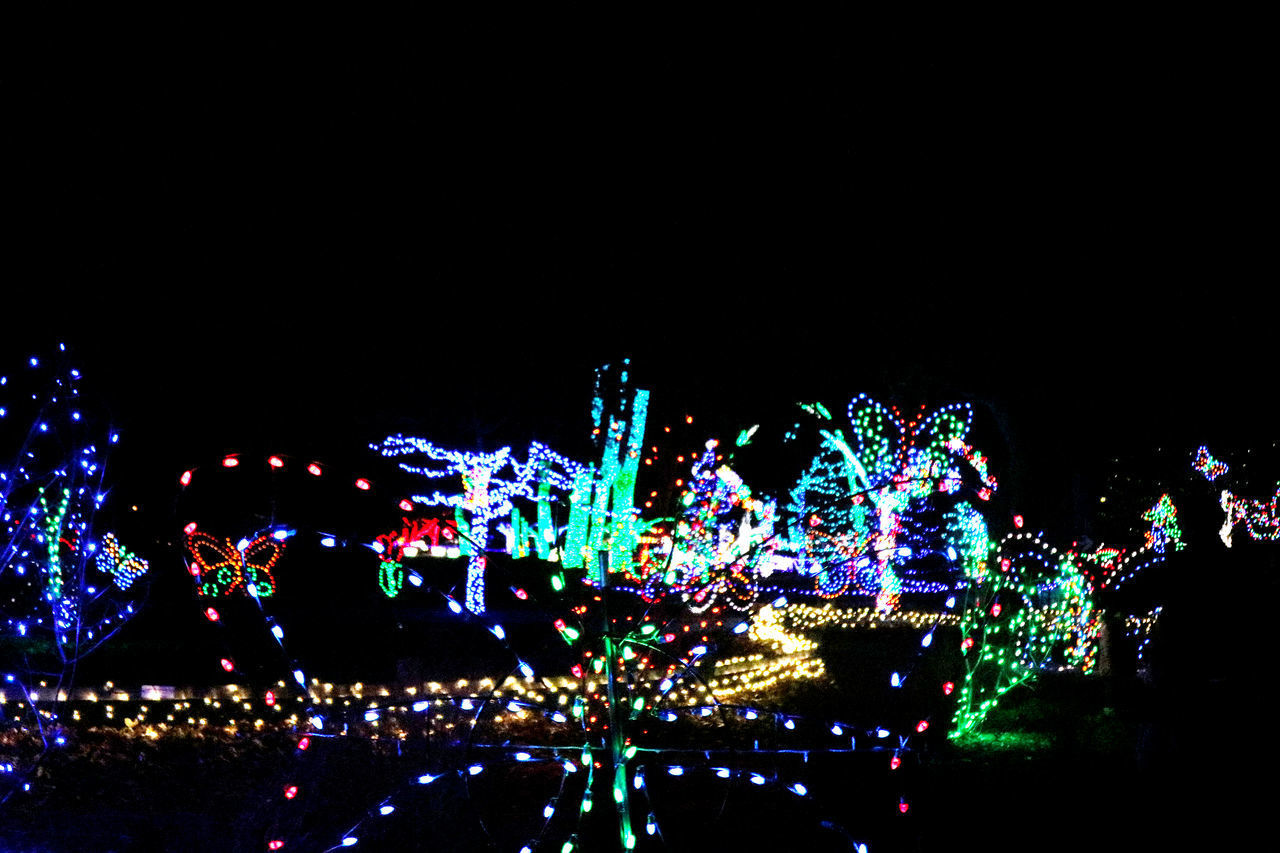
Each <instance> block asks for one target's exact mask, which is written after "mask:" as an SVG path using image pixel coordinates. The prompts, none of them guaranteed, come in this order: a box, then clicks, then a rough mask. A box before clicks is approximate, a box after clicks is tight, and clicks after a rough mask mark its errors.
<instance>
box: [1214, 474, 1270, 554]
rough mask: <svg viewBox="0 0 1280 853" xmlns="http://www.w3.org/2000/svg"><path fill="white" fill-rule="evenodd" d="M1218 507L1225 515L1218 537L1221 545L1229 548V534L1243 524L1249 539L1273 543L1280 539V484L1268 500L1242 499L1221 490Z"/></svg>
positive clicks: (1225, 490)
mask: <svg viewBox="0 0 1280 853" xmlns="http://www.w3.org/2000/svg"><path fill="white" fill-rule="evenodd" d="M1218 505H1219V506H1221V507H1222V511H1223V512H1224V513H1225V514H1226V518H1225V519H1224V520H1223V522H1222V527H1221V528H1220V529H1219V530H1218V536H1219V538H1221V539H1222V544H1224V545H1226V546H1227V547H1228V548H1230V547H1231V541H1232V540H1231V532H1232V530H1234V529H1235V527H1236V525H1238V524H1240V523H1241V522H1243V523H1244V526H1245V530H1247V531H1248V533H1249V537H1250V538H1251V539H1256V540H1258V541H1260V542H1275V541H1276V540H1278V539H1280V510H1278V509H1277V507H1278V506H1280V484H1277V485H1276V492H1275V494H1274V495H1272V496H1271V499H1270V500H1256V499H1253V498H1242V497H1240V496H1239V495H1236V494H1233V493H1232V492H1231V491H1229V490H1227V489H1223V490H1222V494H1221V496H1220V497H1219V499H1218Z"/></svg>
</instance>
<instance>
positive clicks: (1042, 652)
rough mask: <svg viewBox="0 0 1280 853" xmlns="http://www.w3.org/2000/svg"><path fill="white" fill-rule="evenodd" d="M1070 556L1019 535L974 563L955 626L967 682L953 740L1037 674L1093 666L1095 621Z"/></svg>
mask: <svg viewBox="0 0 1280 853" xmlns="http://www.w3.org/2000/svg"><path fill="white" fill-rule="evenodd" d="M1072 557H1073V555H1072V554H1071V553H1070V552H1060V551H1059V550H1058V549H1057V548H1055V547H1052V546H1050V545H1049V544H1048V543H1046V542H1044V541H1042V540H1040V539H1039V538H1038V537H1035V536H1032V535H1030V534H1024V533H1017V534H1009V535H1007V536H1005V537H1004V538H1003V539H1002V540H1001V541H1000V543H999V545H998V546H995V545H992V546H991V548H990V550H989V551H988V554H987V559H983V560H979V561H976V562H975V563H974V564H973V568H974V572H975V573H974V575H973V576H972V580H973V581H974V583H973V585H972V586H971V588H970V590H969V591H968V592H967V593H966V596H965V599H966V600H965V606H964V612H963V616H962V618H961V623H960V634H961V643H960V651H961V654H962V655H963V656H964V661H965V669H966V676H965V681H964V684H963V686H962V687H961V688H960V691H959V694H958V701H957V708H956V712H955V716H954V717H953V719H952V732H951V733H952V736H956V735H960V734H964V733H965V732H968V731H970V730H972V729H973V728H974V727H976V726H977V725H978V724H979V723H980V722H981V721H982V720H983V719H984V718H985V717H986V716H987V714H989V713H990V712H991V711H992V710H993V709H994V708H995V707H996V705H997V704H998V703H999V700H1000V697H1001V696H1002V695H1004V694H1005V693H1007V692H1008V691H1009V690H1011V689H1012V688H1014V687H1016V686H1017V685H1019V684H1022V683H1024V682H1026V681H1027V680H1029V679H1031V678H1034V677H1035V675H1036V674H1037V673H1038V672H1039V671H1041V670H1044V669H1048V668H1066V667H1072V668H1078V669H1080V670H1081V671H1083V672H1085V673H1088V672H1089V671H1090V670H1091V669H1092V668H1093V665H1094V660H1095V657H1096V651H1097V635H1098V629H1099V623H1098V618H1097V614H1096V612H1095V610H1094V606H1093V602H1092V599H1091V590H1090V588H1089V584H1088V581H1087V580H1086V579H1085V577H1084V575H1082V574H1081V572H1080V571H1079V570H1078V568H1077V565H1076V563H1075V562H1074V560H1073V558H1072Z"/></svg>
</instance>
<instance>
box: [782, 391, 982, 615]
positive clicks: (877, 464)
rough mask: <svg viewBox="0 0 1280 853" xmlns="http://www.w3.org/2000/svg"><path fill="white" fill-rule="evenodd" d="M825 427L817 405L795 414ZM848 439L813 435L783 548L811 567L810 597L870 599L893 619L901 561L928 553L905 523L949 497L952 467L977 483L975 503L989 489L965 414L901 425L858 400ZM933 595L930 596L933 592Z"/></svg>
mask: <svg viewBox="0 0 1280 853" xmlns="http://www.w3.org/2000/svg"><path fill="white" fill-rule="evenodd" d="M804 408H805V409H806V410H807V411H809V412H810V413H811V414H813V415H815V416H816V417H817V418H818V419H819V423H820V424H826V423H829V422H830V421H831V416H830V413H829V411H828V410H827V409H826V408H825V407H824V406H821V405H819V404H814V405H807V406H805V407H804ZM848 417H849V423H850V426H851V431H850V433H849V436H848V437H847V438H846V436H845V435H843V434H842V433H840V432H839V431H838V430H836V429H829V428H825V427H820V429H819V434H820V435H821V436H822V445H821V449H820V451H819V453H818V455H817V456H815V457H814V459H813V461H812V463H811V464H810V467H809V469H808V470H807V471H806V472H805V473H804V474H803V475H802V476H801V478H800V480H799V482H798V483H797V484H796V487H795V488H794V489H793V490H792V502H791V505H790V506H789V510H790V513H791V516H792V518H793V519H795V521H794V522H793V528H792V540H793V542H795V543H798V544H799V549H800V553H801V558H802V560H803V561H804V562H807V563H808V564H809V565H811V566H812V567H813V572H814V574H815V575H816V576H817V591H818V593H819V594H820V595H822V596H824V597H827V598H835V597H837V596H840V595H843V594H845V593H846V592H849V591H851V590H852V591H858V592H865V593H870V594H874V595H875V596H876V606H877V607H878V608H880V609H882V610H893V609H895V608H896V607H897V606H898V602H899V600H900V597H901V595H902V593H903V591H904V589H905V587H904V580H903V577H902V566H903V564H904V563H905V562H907V559H908V558H918V557H919V556H920V554H921V553H922V552H923V551H927V550H936V545H935V544H934V543H930V542H929V541H928V538H927V537H924V536H921V535H920V531H913V530H911V529H910V528H911V527H912V524H911V521H912V515H913V511H914V510H915V508H917V507H919V506H921V505H922V504H923V503H925V502H926V501H927V499H929V498H930V497H933V496H936V495H938V494H945V495H958V494H959V492H960V490H961V487H962V484H963V480H964V478H963V475H962V470H961V465H960V463H961V462H963V463H965V465H966V466H967V467H968V468H969V469H972V470H973V471H974V472H975V473H976V474H977V478H978V480H977V496H978V497H979V498H980V499H984V500H985V499H987V498H989V497H990V494H991V491H992V490H994V489H995V487H996V480H995V478H994V477H993V476H992V475H991V474H990V472H989V471H988V470H987V461H986V457H984V456H982V455H981V454H980V453H978V452H977V451H976V450H974V449H973V448H972V447H971V446H970V445H968V444H966V443H965V440H964V439H965V437H966V436H967V434H968V431H969V428H970V424H971V421H972V411H971V409H970V408H969V407H968V406H967V405H964V404H953V405H949V406H946V407H944V408H942V409H939V410H937V411H936V412H933V413H931V414H929V415H927V416H926V415H925V411H924V409H923V408H922V409H921V411H920V412H919V413H918V414H917V415H916V416H914V417H912V418H910V419H905V420H904V418H903V416H902V415H901V414H900V413H899V412H898V410H897V409H896V408H886V407H885V406H883V405H881V404H880V403H878V402H876V401H874V400H872V399H870V398H869V397H867V396H866V395H865V394H863V395H859V396H858V397H855V398H854V399H853V400H852V401H851V402H850V403H849V408H848ZM935 591H937V590H936V589H935Z"/></svg>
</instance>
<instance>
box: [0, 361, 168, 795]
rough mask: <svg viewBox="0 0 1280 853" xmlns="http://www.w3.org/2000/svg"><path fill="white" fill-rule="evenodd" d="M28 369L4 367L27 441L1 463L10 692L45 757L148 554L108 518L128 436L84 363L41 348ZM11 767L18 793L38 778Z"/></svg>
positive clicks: (7, 422)
mask: <svg viewBox="0 0 1280 853" xmlns="http://www.w3.org/2000/svg"><path fill="white" fill-rule="evenodd" d="M62 350H63V352H64V353H65V347H63V348H62ZM17 380H18V381H15V382H14V383H12V384H10V382H9V380H8V378H7V377H0V387H2V388H3V390H5V391H17V393H16V394H15V395H14V400H13V402H9V401H4V402H3V403H0V417H2V418H3V419H4V420H3V421H0V424H2V425H3V426H4V427H7V428H9V429H12V430H13V432H9V431H8V430H7V429H6V431H5V437H6V439H8V438H13V439H14V440H15V443H16V444H17V449H16V452H14V453H13V455H12V456H11V457H10V459H9V460H6V463H5V465H4V467H3V468H0V510H2V511H3V522H4V526H3V531H4V534H3V538H2V539H0V547H2V548H3V551H2V552H0V588H2V589H3V592H4V594H3V595H2V596H0V631H2V632H3V641H4V643H3V647H0V654H3V662H2V663H0V666H2V667H3V669H2V670H0V671H2V672H3V673H4V676H3V677H4V682H3V684H0V691H3V692H4V693H5V694H6V698H9V699H12V698H14V697H15V696H16V697H20V701H23V702H24V707H25V708H26V709H27V710H28V714H27V718H26V720H24V721H22V722H21V723H20V725H21V726H22V727H23V728H28V727H29V728H30V729H31V730H35V731H36V732H38V734H39V736H40V738H41V742H42V744H43V751H42V753H41V756H43V754H44V751H47V750H48V749H50V748H51V747H53V746H57V745H60V743H61V742H62V735H61V733H60V724H59V722H58V707H59V704H60V703H61V702H62V701H63V700H64V699H65V698H66V696H67V694H68V693H69V691H70V690H71V689H72V686H73V685H72V682H73V679H74V675H75V669H76V665H77V664H78V663H79V662H80V661H81V660H83V659H84V658H85V656H87V655H89V654H90V653H92V652H93V651H94V650H95V649H97V648H99V647H100V646H101V645H102V644H103V643H105V642H107V641H108V640H109V639H110V638H111V637H112V636H113V635H114V634H115V633H116V632H117V631H118V630H119V629H120V628H121V627H122V626H123V624H124V623H125V622H126V621H127V620H128V619H129V617H130V616H132V615H133V613H134V612H135V610H136V608H137V603H138V599H139V597H140V595H141V594H142V592H143V589H142V588H143V584H141V583H139V580H140V579H141V578H142V577H143V576H145V575H146V573H147V569H148V565H147V561H146V560H144V559H143V558H141V557H140V556H138V555H137V554H135V553H133V552H132V551H130V550H129V549H128V548H127V547H126V546H125V545H124V544H123V543H122V542H121V541H120V539H119V538H118V537H117V536H116V534H115V533H114V532H113V531H110V530H104V529H103V527H102V525H100V524H99V523H98V518H99V516H100V515H101V513H102V512H103V510H104V508H105V505H106V504H107V502H108V489H107V486H106V479H105V476H106V460H107V455H108V451H109V450H110V448H111V446H112V445H114V444H115V443H116V442H117V440H118V435H117V434H116V433H115V432H114V431H113V430H111V429H109V428H105V429H104V428H103V427H102V426H101V425H100V424H99V423H97V422H96V420H95V419H94V418H93V417H92V416H91V413H90V412H88V411H86V410H85V407H84V405H83V402H82V400H81V397H80V389H79V384H80V372H79V371H78V370H75V369H65V370H53V371H52V372H49V371H46V369H45V368H44V367H43V365H42V363H41V359H39V358H37V357H32V358H31V359H30V360H29V361H28V369H27V370H26V371H24V374H23V375H22V376H20V377H17ZM37 763H38V761H37ZM4 767H6V768H11V769H14V771H15V772H14V773H13V774H12V775H11V778H12V779H16V780H18V781H15V782H14V783H13V787H12V788H10V789H9V791H8V792H6V796H7V794H8V793H11V792H12V790H16V789H17V788H18V787H19V786H21V787H28V786H29V783H28V782H26V781H25V778H24V776H25V773H24V772H23V771H24V770H30V769H31V768H13V765H12V763H10V762H5V763H4ZM5 775H10V774H5Z"/></svg>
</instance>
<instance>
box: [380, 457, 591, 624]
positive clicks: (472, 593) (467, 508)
mask: <svg viewBox="0 0 1280 853" xmlns="http://www.w3.org/2000/svg"><path fill="white" fill-rule="evenodd" d="M372 447H373V449H375V450H378V451H380V452H381V453H382V454H383V455H384V456H389V457H399V456H410V455H422V456H425V457H426V458H427V459H429V460H434V461H437V462H443V463H445V464H444V466H443V467H431V466H428V465H411V464H409V463H407V462H402V463H400V467H401V468H402V469H404V470H405V471H408V472H409V473H411V474H415V475H417V476H421V477H426V478H428V479H433V480H438V479H442V478H449V477H457V478H458V479H459V480H460V482H461V486H462V490H461V491H460V492H457V493H453V494H444V493H443V492H440V491H435V492H433V493H431V494H429V495H428V494H421V495H414V496H413V497H412V499H411V500H412V501H413V503H415V504H419V505H422V506H448V507H453V508H454V510H455V517H454V523H455V528H454V529H455V530H456V531H457V534H458V537H459V539H460V548H461V552H462V553H463V554H465V555H466V556H467V557H468V560H467V590H466V607H467V609H468V610H470V611H471V612H472V613H483V612H484V610H485V597H484V574H485V565H486V562H487V557H486V556H485V551H486V550H487V548H488V545H489V535H490V530H491V525H492V524H493V522H495V521H498V520H501V519H511V518H513V517H517V518H518V513H517V510H516V508H515V506H514V504H513V503H512V501H513V499H515V498H517V497H522V498H526V499H528V500H531V501H537V502H539V503H546V502H547V501H549V500H550V493H551V490H552V489H559V490H561V491H570V490H572V489H573V488H574V486H575V484H578V483H580V482H581V480H580V475H581V472H582V467H581V466H580V465H578V464H577V463H574V462H572V461H570V460H568V459H565V458H564V457H562V456H560V455H559V454H556V453H554V452H552V451H551V450H549V449H548V448H546V447H544V446H543V445H541V444H536V443H535V444H533V445H532V446H531V447H530V450H529V456H528V459H527V461H525V462H520V461H519V460H518V459H516V458H515V456H514V455H513V454H512V452H511V448H510V447H503V448H500V449H498V450H496V451H494V452H492V453H471V452H467V451H457V450H448V449H445V448H441V447H437V446H436V445H435V444H433V443H431V442H430V441H427V440H426V439H423V438H413V437H408V436H403V435H394V436H389V437H387V438H386V439H385V440H383V441H382V442H381V443H380V444H375V445H372ZM557 466H559V467H560V469H561V470H557ZM507 471H510V474H509V479H503V478H500V477H499V476H497V475H499V474H503V473H504V472H507ZM539 518H540V523H539V526H538V528H537V532H538V535H536V536H535V537H534V538H535V539H538V540H541V541H543V542H545V541H546V539H547V538H548V537H547V536H546V535H545V534H546V532H548V531H549V530H550V527H549V525H550V521H549V517H548V516H547V515H546V514H545V513H542V514H540V516H539ZM515 528H516V530H517V531H519V530H521V529H522V524H521V522H520V521H519V520H517V521H515ZM516 538H521V534H519V533H517V534H516ZM384 562H386V561H384Z"/></svg>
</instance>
